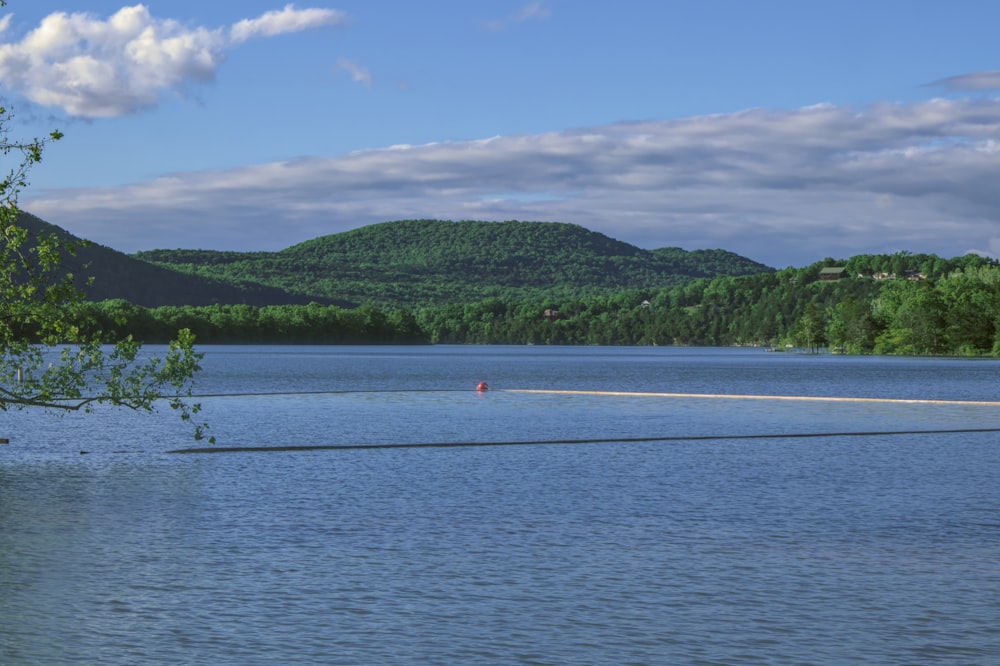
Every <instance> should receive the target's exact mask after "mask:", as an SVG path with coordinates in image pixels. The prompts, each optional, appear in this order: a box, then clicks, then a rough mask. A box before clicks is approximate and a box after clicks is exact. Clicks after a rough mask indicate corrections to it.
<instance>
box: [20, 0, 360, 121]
mask: <svg viewBox="0 0 1000 666" xmlns="http://www.w3.org/2000/svg"><path fill="white" fill-rule="evenodd" d="M9 19H10V16H9V15H8V16H6V17H4V20H3V21H2V22H0V36H6V32H7V30H8V29H9ZM346 20H347V17H346V15H345V14H343V13H342V12H338V11H334V10H330V9H296V8H295V7H294V6H293V5H287V6H286V7H285V8H284V9H282V10H280V11H273V12H267V13H266V14H263V15H262V16H260V17H258V18H254V19H245V20H242V21H239V22H237V23H234V24H233V25H232V26H231V27H229V28H216V29H209V28H204V27H194V28H191V27H187V26H184V25H182V24H181V23H179V22H177V21H174V20H171V19H160V18H156V17H154V16H153V15H152V14H151V13H150V11H149V9H148V8H147V7H146V6H144V5H135V6H132V7H124V8H122V9H120V10H119V11H117V12H116V13H115V14H113V15H111V16H110V17H109V18H107V19H101V18H98V17H96V16H94V15H93V14H89V13H84V12H77V13H72V14H67V13H64V12H58V13H54V14H50V15H49V16H47V17H45V18H44V19H43V20H42V21H41V23H40V24H39V25H38V27H37V28H35V29H34V30H32V31H31V32H29V33H28V34H27V35H25V36H24V37H23V38H22V39H21V40H20V41H16V42H5V43H3V44H0V82H2V83H3V84H4V85H5V86H7V87H9V88H10V89H13V90H16V91H18V92H20V93H22V94H23V95H25V96H26V97H27V98H28V99H30V100H32V101H33V102H35V103H37V104H40V105H42V106H47V107H58V108H62V109H63V110H64V111H65V112H66V113H68V114H69V115H72V116H77V117H82V118H100V117H111V116H121V115H126V114H130V113H135V112H138V111H140V110H142V109H146V108H149V107H152V106H155V105H156V104H158V103H159V102H160V100H161V98H162V96H163V95H164V94H165V93H171V92H173V93H177V92H181V91H183V90H184V89H185V88H186V87H187V86H190V85H192V84H198V83H205V82H209V81H211V80H213V79H214V77H215V73H216V71H217V70H218V68H219V66H220V65H221V64H222V63H223V62H224V60H225V54H226V52H227V50H228V49H230V48H232V47H234V46H237V45H239V44H241V43H243V42H245V41H247V40H248V39H251V38H255V37H272V36H275V35H280V34H286V33H291V32H299V31H302V30H307V29H311V28H317V27H321V26H333V25H339V24H342V23H344V22H345V21H346Z"/></svg>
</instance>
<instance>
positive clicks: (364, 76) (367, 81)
mask: <svg viewBox="0 0 1000 666" xmlns="http://www.w3.org/2000/svg"><path fill="white" fill-rule="evenodd" d="M337 69H341V70H343V71H345V72H347V73H348V74H350V76H351V80H352V81H354V82H356V83H360V84H361V85H363V86H365V87H366V88H371V86H372V74H371V72H369V71H368V68H367V67H363V66H361V65H359V64H358V63H356V62H354V61H353V60H350V59H349V58H339V59H338V60H337Z"/></svg>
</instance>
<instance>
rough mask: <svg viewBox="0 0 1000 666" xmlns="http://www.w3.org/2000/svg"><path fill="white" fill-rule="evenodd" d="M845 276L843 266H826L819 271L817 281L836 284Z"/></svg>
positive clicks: (845, 270)
mask: <svg viewBox="0 0 1000 666" xmlns="http://www.w3.org/2000/svg"><path fill="white" fill-rule="evenodd" d="M846 276H847V269H846V268H844V267H843V266H827V267H826V268H822V269H820V271H819V279H820V280H821V281H823V282H836V281H837V280H839V279H841V278H843V277H846Z"/></svg>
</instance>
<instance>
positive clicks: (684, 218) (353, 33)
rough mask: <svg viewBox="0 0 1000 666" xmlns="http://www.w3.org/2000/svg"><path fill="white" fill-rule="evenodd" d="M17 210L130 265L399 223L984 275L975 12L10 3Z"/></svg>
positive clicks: (561, 0) (995, 62) (1, 75)
mask: <svg viewBox="0 0 1000 666" xmlns="http://www.w3.org/2000/svg"><path fill="white" fill-rule="evenodd" d="M0 17H2V23H0V95H2V96H3V97H4V98H5V99H6V101H7V103H8V104H10V105H11V106H12V107H13V109H14V112H15V114H16V120H15V123H14V127H13V129H14V130H15V133H16V134H18V135H22V136H35V135H44V134H46V133H47V132H48V131H49V130H51V129H54V128H58V129H60V130H61V131H63V132H64V133H65V135H66V136H65V138H64V139H63V140H62V141H59V142H57V143H54V144H52V145H51V146H50V147H49V149H48V151H47V153H46V156H45V160H44V162H43V163H42V164H41V165H39V166H38V167H37V168H36V169H35V170H34V171H33V172H32V174H31V186H30V187H29V189H28V190H26V191H25V192H24V193H23V194H22V196H21V200H20V201H21V205H22V207H23V208H25V209H26V210H29V211H30V212H33V213H35V214H36V215H39V216H40V217H42V218H43V219H45V220H47V221H49V222H52V223H53V224H57V225H59V226H61V227H63V228H65V229H67V230H69V231H70V232H72V233H74V234H76V235H78V236H82V237H84V238H88V239H91V240H93V241H95V242H98V243H101V244H103V245H107V246H109V247H112V248H115V249H118V250H122V251H125V252H133V251H137V250H143V249H154V248H176V247H182V248H209V249H225V250H279V249H282V248H285V247H288V246H290V245H293V244H295V243H298V242H301V241H305V240H309V239H311V238H315V237H317V236H322V235H325V234H330V233H337V232H340V231H346V230H349V229H353V228H357V227H359V226H363V225H366V224H372V223H375V222H382V221H387V220H394V219H404V218H440V219H478V220H506V219H520V220H539V221H560V222H571V223H576V224H580V225H582V226H584V227H587V228H589V229H593V230H595V231H599V232H602V233H604V234H607V235H608V236H611V237H613V238H617V239H620V240H624V241H627V242H630V243H633V244H635V245H638V246H640V247H644V248H656V247H665V246H679V247H683V248H685V249H689V250H693V249H702V248H724V249H727V250H732V251H734V252H738V253H740V254H742V255H745V256H747V257H750V258H752V259H755V260H758V261H762V262H764V263H767V264H769V265H772V266H776V267H784V266H801V265H806V264H809V263H812V262H813V261H817V260H819V259H822V258H824V257H827V256H830V257H835V258H846V257H848V256H851V255H853V254H859V253H869V252H896V251H901V250H905V251H912V252H933V253H936V254H939V255H942V256H948V257H950V256H956V255H960V254H964V253H966V252H969V251H975V252H980V253H983V254H988V255H991V256H1000V187H998V185H997V184H998V183H1000V97H998V91H1000V41H998V40H997V39H996V27H997V26H998V25H1000V3H997V2H995V1H994V0H956V2H953V3H942V2H922V1H920V0H906V1H897V0H880V1H878V2H871V1H870V0H869V1H866V2H858V1H854V0H841V1H840V2H837V3H832V2H823V3H821V2H806V1H802V0H794V1H793V0H759V1H755V2H750V1H746V0H739V1H738V0H691V1H687V0H672V1H671V2H647V1H645V0H619V1H618V2H615V3H607V2H596V1H591V0H542V1H540V2H523V1H521V0H513V1H505V0H481V1H478V2H468V1H467V0H454V1H447V0H440V1H435V0H428V1H425V2H419V3H418V2H412V1H402V0H398V1H397V0H368V1H366V2H362V1H360V0H358V1H344V2H332V3H329V4H327V3H325V2H302V3H297V4H294V5H289V4H285V3H284V2H282V1H281V0H279V1H278V2H264V1H259V0H251V1H247V2H241V3H210V2H205V1H204V0H200V1H199V2H189V1H187V0H172V1H170V2H158V1H151V2H147V3H146V4H143V5H140V4H123V3H121V2H106V1H103V0H99V1H98V0H94V1H89V2H85V3H80V2H68V1H65V0H63V1H49V0H10V1H9V2H8V3H7V6H6V7H5V8H2V9H0Z"/></svg>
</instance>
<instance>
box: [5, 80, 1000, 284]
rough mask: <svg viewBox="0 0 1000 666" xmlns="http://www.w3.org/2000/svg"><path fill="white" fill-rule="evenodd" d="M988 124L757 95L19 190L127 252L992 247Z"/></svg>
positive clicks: (806, 253) (994, 111)
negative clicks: (555, 242)
mask: <svg viewBox="0 0 1000 666" xmlns="http://www.w3.org/2000/svg"><path fill="white" fill-rule="evenodd" d="M997 136H1000V100H995V99H988V100H931V101H926V102H921V103H914V104H880V105H876V106H872V107H868V108H864V109H854V108H849V107H837V106H833V105H820V106H814V107H807V108H802V109H797V110H790V111H773V110H772V111H768V110H760V109H751V110H747V111H743V112H740V113H732V114H720V115H713V116H699V117H692V118H685V119H680V120H665V121H648V122H633V123H621V124H616V125H608V126H603V127H592V128H586V129H580V130H574V131H564V132H552V133H547V134H538V135H523V136H501V137H493V138H490V139H485V140H481V141H468V142H451V143H448V142H444V143H434V144H428V145H423V146H395V147H393V148H387V149H380V150H366V151H361V152H355V153H350V154H347V155H342V156H338V157H311V158H307V159H300V160H295V161H288V162H280V163H271V164H261V165H257V166H252V167H247V168H243V169H234V170H230V171H224V172H211V173H186V174H174V175H172V176H169V177H164V178H160V179H156V180H151V181H147V182H142V183H136V184H134V185H130V186H125V187H119V188H106V189H92V190H66V191H50V192H37V191H30V192H28V193H27V195H26V196H24V197H22V203H23V205H24V207H25V208H26V209H27V210H30V211H31V212H33V213H35V214H37V215H40V216H41V217H43V218H44V219H46V220H48V221H50V222H52V223H54V224H58V225H60V226H63V227H65V228H67V229H69V230H70V231H72V232H73V233H76V234H78V235H80V236H83V237H86V238H90V239H92V240H95V241H97V242H100V243H104V244H107V245H111V246H112V247H115V248H116V249H121V250H125V251H133V250H137V249H149V248H154V247H176V246H178V245H183V246H185V247H205V248H217V249H270V250H277V249H281V248H282V247H285V246H288V245H291V244H293V243H296V242H300V241H303V240H308V239H310V238H314V237H317V236H321V235H324V234H329V233H335V232H338V231H344V230H347V229H351V228H355V227H358V226H361V225H364V224H370V223H374V222H380V221H385V220H391V219H400V218H408V217H440V218H447V219H484V220H503V219H523V220H549V221H563V222H574V223H577V224H582V225H583V226H585V227H588V228H590V229H594V230H597V231H601V232H603V233H605V234H607V235H609V236H612V237H614V238H617V239H620V240H624V241H628V242H631V243H634V244H636V245H639V246H641V247H647V248H653V247H664V246H680V247H685V248H688V249H696V248H715V247H721V248H725V249H728V250H732V251H735V252H739V253H741V254H744V255H745V256H749V257H751V258H753V259H757V260H759V261H764V262H765V263H769V264H771V265H775V266H787V265H803V264H806V263H811V262H812V261H816V260H818V259H821V258H823V257H825V256H834V257H847V256H850V255H852V254H857V253H863V252H895V251H898V250H910V251H914V252H934V253H937V254H940V255H944V256H954V255H958V254H963V253H964V252H965V251H966V250H967V249H968V248H970V247H981V248H986V249H987V250H990V251H992V250H995V247H996V244H997V240H996V238H997V237H998V236H1000V233H998V231H997V230H998V228H1000V226H998V223H1000V189H998V188H997V187H996V183H997V182H1000V160H998V159H997V154H998V153H997V138H996V137H997ZM498 193H502V194H498ZM29 197H31V198H29ZM234 202H238V203H234ZM275 220H279V222H278V229H279V230H280V233H276V231H275ZM234 229H239V232H238V234H234V233H233V230H234Z"/></svg>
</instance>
